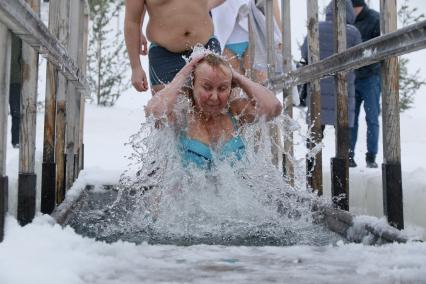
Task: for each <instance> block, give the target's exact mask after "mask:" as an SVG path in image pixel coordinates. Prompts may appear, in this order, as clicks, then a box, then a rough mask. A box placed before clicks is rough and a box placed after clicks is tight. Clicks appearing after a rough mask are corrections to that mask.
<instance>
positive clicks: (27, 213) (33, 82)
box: [18, 0, 40, 225]
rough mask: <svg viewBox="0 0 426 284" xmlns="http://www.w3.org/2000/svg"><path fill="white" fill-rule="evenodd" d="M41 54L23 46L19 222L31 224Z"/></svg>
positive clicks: (36, 4) (36, 3) (32, 1)
mask: <svg viewBox="0 0 426 284" xmlns="http://www.w3.org/2000/svg"><path fill="white" fill-rule="evenodd" d="M26 2H27V3H28V4H29V6H30V7H31V8H32V9H33V11H34V13H36V14H39V13H40V0H26ZM37 78H38V52H37V51H36V50H34V49H33V48H32V47H31V46H30V45H28V44H27V43H26V42H23V43H22V79H23V80H22V91H21V122H20V131H19V137H20V138H19V143H20V144H19V178H18V221H19V223H20V224H21V225H25V224H28V223H30V222H31V221H32V220H33V218H34V215H35V208H36V192H37V176H36V174H35V172H34V169H35V138H36V121H37Z"/></svg>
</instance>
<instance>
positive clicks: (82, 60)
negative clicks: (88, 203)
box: [77, 0, 90, 175]
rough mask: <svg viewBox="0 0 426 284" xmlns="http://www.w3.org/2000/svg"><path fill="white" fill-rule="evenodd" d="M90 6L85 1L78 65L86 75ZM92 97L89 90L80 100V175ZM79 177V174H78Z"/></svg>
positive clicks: (78, 160)
mask: <svg viewBox="0 0 426 284" xmlns="http://www.w3.org/2000/svg"><path fill="white" fill-rule="evenodd" d="M89 9H90V6H89V3H88V0H84V5H83V4H82V11H81V19H80V22H81V23H82V25H83V27H82V32H81V33H80V36H81V37H80V40H79V42H81V50H80V52H79V60H78V61H79V62H78V65H79V67H80V68H81V70H82V71H83V73H84V75H86V70H87V48H88V43H89V15H90V10H89ZM88 95H90V94H89V93H88V92H87V90H83V91H82V92H81V98H80V121H79V127H78V135H77V137H78V149H77V162H78V166H77V169H78V173H80V171H81V170H82V169H83V168H84V144H83V135H84V111H85V103H86V97H88ZM77 175H78V174H77Z"/></svg>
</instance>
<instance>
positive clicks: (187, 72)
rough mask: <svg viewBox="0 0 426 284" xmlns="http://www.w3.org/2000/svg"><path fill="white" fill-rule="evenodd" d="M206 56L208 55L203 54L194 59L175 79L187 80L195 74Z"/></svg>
mask: <svg viewBox="0 0 426 284" xmlns="http://www.w3.org/2000/svg"><path fill="white" fill-rule="evenodd" d="M206 55H207V53H203V54H199V55H196V56H194V57H192V58H191V60H190V61H189V62H188V63H186V65H185V66H184V67H183V68H182V69H181V70H180V71H179V72H178V73H177V74H176V77H175V78H179V79H182V80H186V79H187V78H188V77H189V76H190V75H191V74H192V72H194V70H195V67H197V65H198V63H199V62H200V61H201V59H203V58H204V57H205V56H206Z"/></svg>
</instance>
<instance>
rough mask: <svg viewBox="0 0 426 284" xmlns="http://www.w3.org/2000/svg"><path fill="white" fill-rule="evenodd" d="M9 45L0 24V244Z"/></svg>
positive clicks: (4, 202)
mask: <svg viewBox="0 0 426 284" xmlns="http://www.w3.org/2000/svg"><path fill="white" fill-rule="evenodd" d="M11 45H12V40H11V34H10V32H9V30H8V29H7V27H6V26H5V25H3V24H2V23H0V242H1V241H3V238H4V225H5V224H4V223H5V217H6V213H7V210H8V201H9V198H8V192H9V189H8V187H9V185H8V177H7V175H6V156H7V155H6V154H7V131H8V128H7V115H8V108H9V85H10V60H11Z"/></svg>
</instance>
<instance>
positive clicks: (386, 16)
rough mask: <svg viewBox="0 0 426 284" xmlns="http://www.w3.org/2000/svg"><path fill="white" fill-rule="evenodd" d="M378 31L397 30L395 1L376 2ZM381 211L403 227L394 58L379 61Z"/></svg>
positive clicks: (397, 83)
mask: <svg viewBox="0 0 426 284" xmlns="http://www.w3.org/2000/svg"><path fill="white" fill-rule="evenodd" d="M380 9H381V13H380V18H381V19H380V26H381V31H382V34H387V33H391V32H394V31H396V30H397V6H396V0H381V1H380ZM382 104H383V114H382V120H383V164H382V179H383V210H384V214H385V216H387V218H388V221H389V223H390V224H391V225H393V226H395V227H396V228H398V229H403V228H404V212H403V197H402V174H401V139H400V121H399V80H398V58H397V57H390V58H388V59H386V60H385V61H384V62H382Z"/></svg>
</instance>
